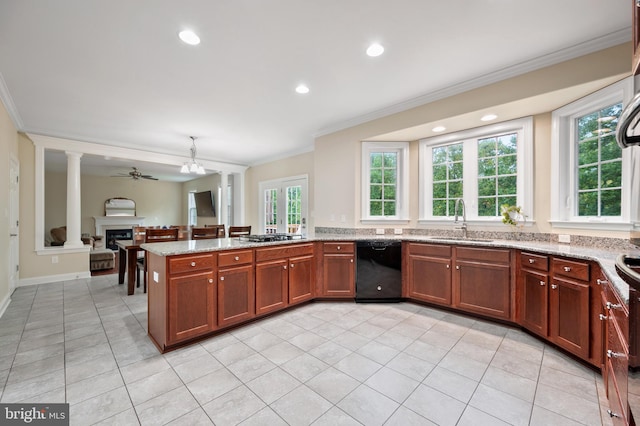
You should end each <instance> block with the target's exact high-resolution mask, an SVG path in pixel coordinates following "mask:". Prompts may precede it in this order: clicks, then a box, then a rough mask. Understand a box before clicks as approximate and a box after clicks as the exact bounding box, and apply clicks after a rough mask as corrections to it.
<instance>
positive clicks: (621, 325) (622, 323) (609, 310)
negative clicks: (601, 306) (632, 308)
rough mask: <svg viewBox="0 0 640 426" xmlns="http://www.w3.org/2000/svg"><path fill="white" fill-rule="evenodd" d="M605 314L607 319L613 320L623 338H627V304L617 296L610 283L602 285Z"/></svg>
mask: <svg viewBox="0 0 640 426" xmlns="http://www.w3.org/2000/svg"><path fill="white" fill-rule="evenodd" d="M603 290H604V303H605V311H606V312H605V315H606V316H607V317H609V321H611V322H615V323H616V325H617V327H618V329H619V330H620V333H621V334H622V336H623V337H624V338H625V339H628V338H629V311H628V309H627V306H626V305H625V304H624V303H623V302H622V301H621V300H620V299H619V298H618V293H616V290H615V289H614V288H612V287H611V285H610V284H606V285H604V286H603Z"/></svg>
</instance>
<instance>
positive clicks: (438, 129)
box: [431, 126, 447, 133]
mask: <svg viewBox="0 0 640 426" xmlns="http://www.w3.org/2000/svg"><path fill="white" fill-rule="evenodd" d="M431 130H432V131H434V132H436V133H440V132H444V131H445V130H447V128H446V127H444V126H436V127H434V128H433V129H431Z"/></svg>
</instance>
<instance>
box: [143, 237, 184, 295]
mask: <svg viewBox="0 0 640 426" xmlns="http://www.w3.org/2000/svg"><path fill="white" fill-rule="evenodd" d="M178 231H179V229H178V228H168V229H162V228H147V229H146V230H145V235H144V242H145V243H164V242H167V241H178ZM145 259H146V255H145V257H142V258H139V259H138V261H137V262H136V275H137V280H138V287H140V271H142V274H143V275H144V292H145V293H146V292H147V262H146V260H145Z"/></svg>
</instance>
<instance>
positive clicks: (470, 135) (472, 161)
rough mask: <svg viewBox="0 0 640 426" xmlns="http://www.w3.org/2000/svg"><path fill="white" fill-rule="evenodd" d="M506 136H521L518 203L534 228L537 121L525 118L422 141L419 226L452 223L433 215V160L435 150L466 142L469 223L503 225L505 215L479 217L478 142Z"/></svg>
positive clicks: (465, 165)
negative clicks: (535, 132)
mask: <svg viewBox="0 0 640 426" xmlns="http://www.w3.org/2000/svg"><path fill="white" fill-rule="evenodd" d="M505 133H517V134H518V146H517V173H518V177H517V196H516V203H517V205H518V206H520V207H522V210H523V211H524V213H525V215H526V216H527V220H526V223H525V225H526V226H530V225H532V224H533V223H534V222H535V218H534V217H533V213H534V208H533V118H532V117H525V118H521V119H517V120H511V121H505V122H502V123H496V124H490V125H487V126H483V127H478V128H475V129H468V130H463V131H460V132H455V133H450V134H447V135H442V136H434V137H431V138H427V139H421V140H420V145H419V152H420V161H419V163H420V165H419V182H420V191H419V204H420V211H419V215H420V216H419V219H418V223H421V224H450V223H451V222H453V217H445V216H433V158H432V150H431V148H434V147H438V146H444V145H451V144H455V143H463V158H464V160H463V177H464V178H463V194H464V195H463V199H464V202H465V209H466V215H467V222H468V223H474V222H475V223H477V224H487V223H496V224H499V223H502V216H478V179H477V176H478V139H482V138H485V137H490V136H499V135H503V134H505Z"/></svg>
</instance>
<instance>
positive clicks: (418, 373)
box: [386, 352, 435, 381]
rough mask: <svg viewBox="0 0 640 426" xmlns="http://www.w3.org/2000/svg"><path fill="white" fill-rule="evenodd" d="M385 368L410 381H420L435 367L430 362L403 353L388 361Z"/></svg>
mask: <svg viewBox="0 0 640 426" xmlns="http://www.w3.org/2000/svg"><path fill="white" fill-rule="evenodd" d="M386 366H387V367H389V368H391V369H393V370H395V371H397V372H398V373H402V374H404V375H405V376H407V377H409V378H411V379H414V380H420V381H422V380H424V379H425V377H427V375H428V374H429V373H430V372H431V370H433V368H434V367H435V365H433V364H431V363H430V362H427V361H424V360H422V359H420V358H416V357H414V356H411V355H408V354H406V353H404V352H403V353H400V354H398V356H396V357H395V358H394V359H392V360H391V361H389V362H388V363H387V365H386Z"/></svg>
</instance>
